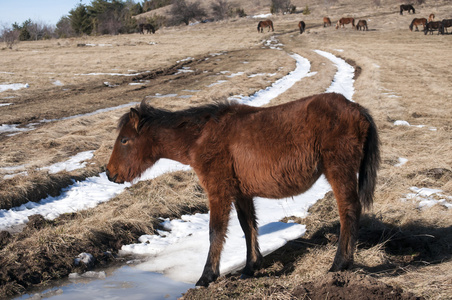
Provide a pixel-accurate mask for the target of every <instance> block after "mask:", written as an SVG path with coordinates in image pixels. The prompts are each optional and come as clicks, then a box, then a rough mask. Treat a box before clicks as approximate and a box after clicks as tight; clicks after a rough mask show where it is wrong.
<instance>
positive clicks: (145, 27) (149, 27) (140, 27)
mask: <svg viewBox="0 0 452 300" xmlns="http://www.w3.org/2000/svg"><path fill="white" fill-rule="evenodd" d="M138 30H139V31H140V34H144V31H145V30H146V31H147V33H149V34H150V33H151V32H152V33H155V28H154V26H152V24H143V23H141V24H139V25H138Z"/></svg>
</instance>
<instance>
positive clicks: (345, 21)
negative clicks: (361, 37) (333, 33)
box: [336, 18, 355, 29]
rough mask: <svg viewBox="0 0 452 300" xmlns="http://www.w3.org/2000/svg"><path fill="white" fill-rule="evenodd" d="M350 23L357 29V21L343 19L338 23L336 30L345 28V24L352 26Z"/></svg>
mask: <svg viewBox="0 0 452 300" xmlns="http://www.w3.org/2000/svg"><path fill="white" fill-rule="evenodd" d="M350 23H351V24H352V27H353V28H355V19H353V18H341V19H340V20H339V21H337V23H336V29H338V28H339V26H341V27H344V28H345V24H350Z"/></svg>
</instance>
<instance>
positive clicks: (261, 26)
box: [257, 20, 275, 32]
mask: <svg viewBox="0 0 452 300" xmlns="http://www.w3.org/2000/svg"><path fill="white" fill-rule="evenodd" d="M265 27H268V31H270V28H271V30H272V31H275V29H274V28H273V22H272V20H265V21H260V22H259V24H257V32H264V28H265Z"/></svg>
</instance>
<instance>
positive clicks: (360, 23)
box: [356, 20, 368, 31]
mask: <svg viewBox="0 0 452 300" xmlns="http://www.w3.org/2000/svg"><path fill="white" fill-rule="evenodd" d="M361 29H362V30H363V31H364V29H365V30H366V31H367V30H368V29H367V21H366V20H359V21H358V23H357V24H356V30H361Z"/></svg>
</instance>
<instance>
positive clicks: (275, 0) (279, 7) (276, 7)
mask: <svg viewBox="0 0 452 300" xmlns="http://www.w3.org/2000/svg"><path fill="white" fill-rule="evenodd" d="M291 5H292V4H291V3H290V0H272V2H271V6H270V12H271V13H272V14H276V13H279V12H282V13H285V12H289V11H290V8H291Z"/></svg>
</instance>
